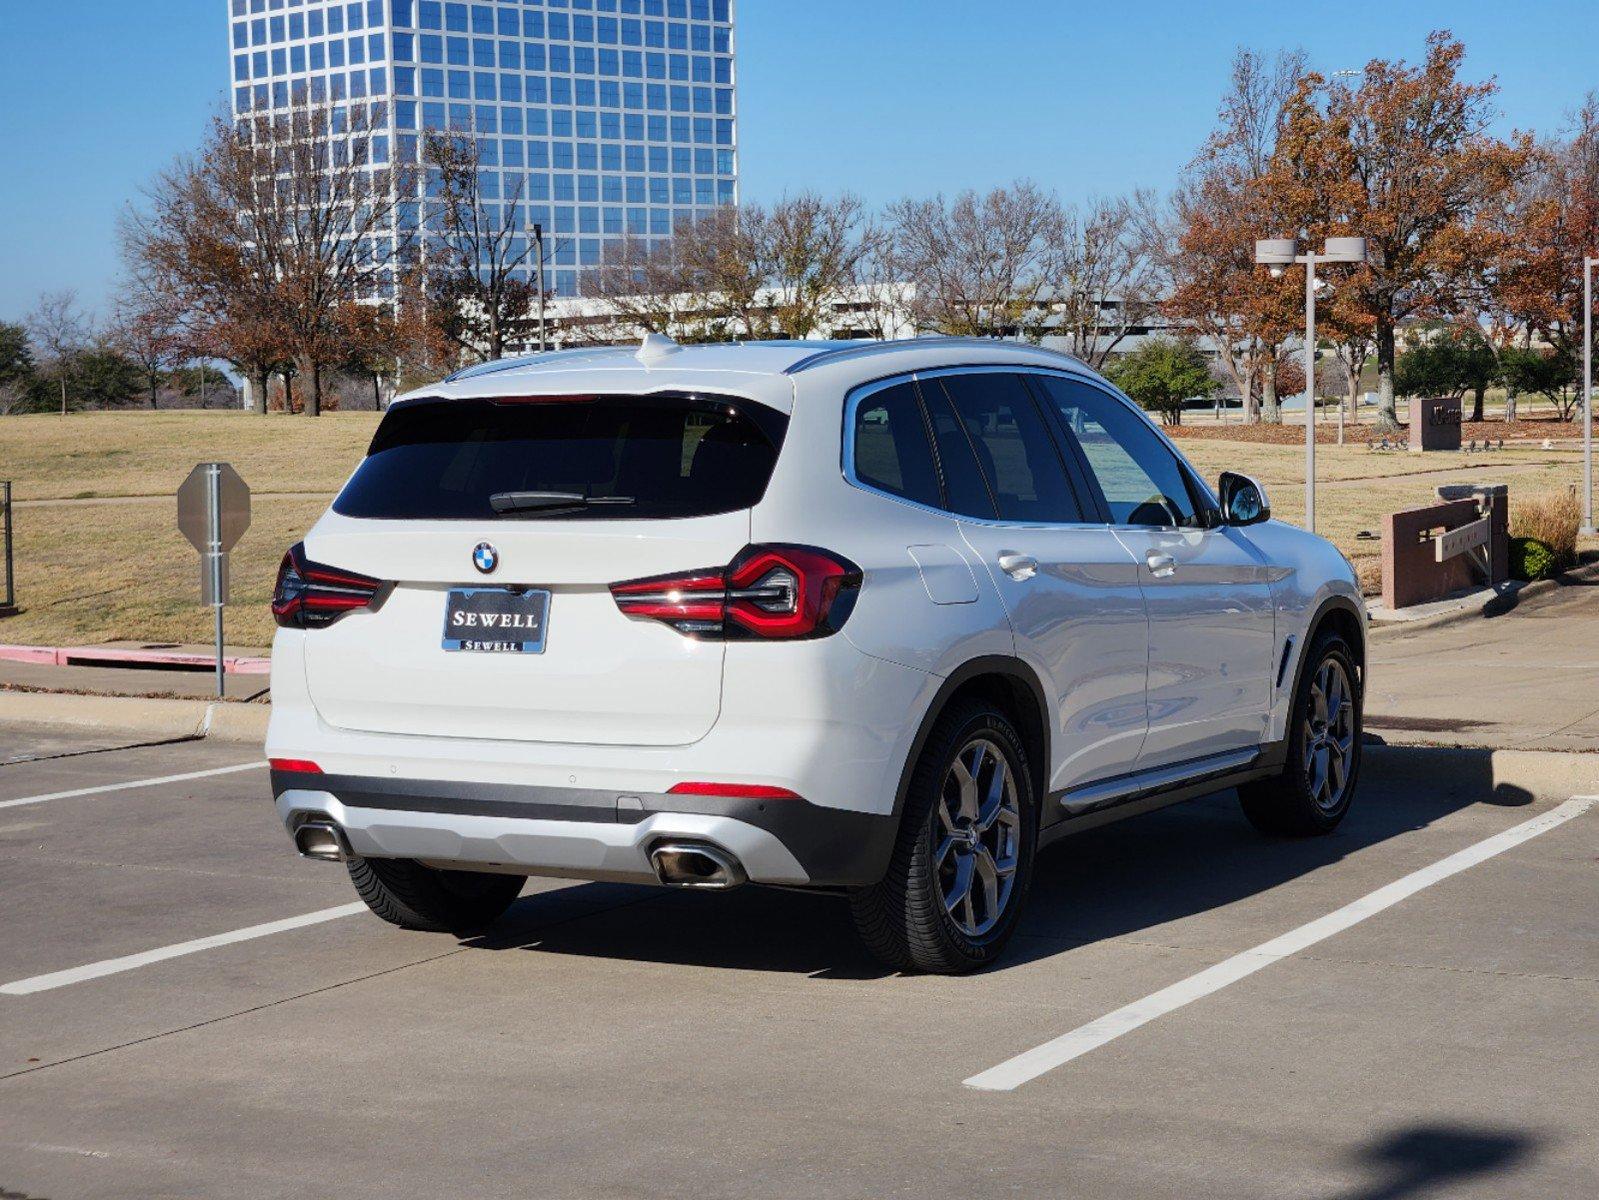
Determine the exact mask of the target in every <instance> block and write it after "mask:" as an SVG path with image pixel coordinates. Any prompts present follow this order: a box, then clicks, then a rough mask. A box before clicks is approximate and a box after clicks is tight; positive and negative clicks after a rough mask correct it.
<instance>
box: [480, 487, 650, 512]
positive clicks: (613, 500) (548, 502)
mask: <svg viewBox="0 0 1599 1200" xmlns="http://www.w3.org/2000/svg"><path fill="white" fill-rule="evenodd" d="M632 503H633V497H632V496H585V495H583V494H582V493H581V492H495V493H494V494H493V495H492V496H490V497H489V507H490V508H492V509H493V510H494V511H495V512H497V513H499V514H501V515H502V516H503V515H505V514H508V513H528V514H536V513H557V512H572V511H573V510H574V509H582V508H591V507H597V506H599V505H625V504H632Z"/></svg>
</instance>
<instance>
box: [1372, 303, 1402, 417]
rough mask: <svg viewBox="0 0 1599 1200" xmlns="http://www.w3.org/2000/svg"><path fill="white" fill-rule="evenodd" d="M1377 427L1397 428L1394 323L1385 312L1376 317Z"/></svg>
mask: <svg viewBox="0 0 1599 1200" xmlns="http://www.w3.org/2000/svg"><path fill="white" fill-rule="evenodd" d="M1377 428H1378V429H1380V430H1382V431H1383V432H1384V433H1389V432H1392V431H1393V430H1395V429H1398V428H1399V415H1398V412H1397V410H1396V409H1395V408H1394V323H1393V320H1392V319H1391V318H1390V317H1388V316H1387V315H1386V314H1381V315H1379V316H1378V317H1377Z"/></svg>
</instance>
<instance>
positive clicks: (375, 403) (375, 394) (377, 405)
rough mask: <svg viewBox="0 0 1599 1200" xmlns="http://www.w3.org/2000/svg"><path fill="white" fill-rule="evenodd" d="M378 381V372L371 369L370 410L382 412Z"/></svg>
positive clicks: (380, 390) (381, 398)
mask: <svg viewBox="0 0 1599 1200" xmlns="http://www.w3.org/2000/svg"><path fill="white" fill-rule="evenodd" d="M378 383H379V380H378V373H377V372H376V371H373V372H372V411H373V412H382V411H383V391H382V389H381V388H380V387H379V386H378Z"/></svg>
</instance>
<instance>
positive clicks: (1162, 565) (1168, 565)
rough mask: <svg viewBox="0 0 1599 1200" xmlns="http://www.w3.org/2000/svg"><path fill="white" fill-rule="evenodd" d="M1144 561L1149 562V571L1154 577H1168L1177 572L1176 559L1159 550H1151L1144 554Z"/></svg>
mask: <svg viewBox="0 0 1599 1200" xmlns="http://www.w3.org/2000/svg"><path fill="white" fill-rule="evenodd" d="M1144 561H1145V562H1146V563H1148V564H1149V573H1150V574H1151V575H1153V576H1154V577H1155V578H1156V579H1169V578H1171V577H1172V576H1173V575H1175V574H1176V573H1177V560H1176V559H1175V558H1173V557H1172V556H1171V555H1169V554H1162V553H1161V552H1160V551H1159V550H1151V551H1150V552H1149V553H1148V554H1146V555H1144Z"/></svg>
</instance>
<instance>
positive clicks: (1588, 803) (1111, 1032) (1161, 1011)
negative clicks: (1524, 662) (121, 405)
mask: <svg viewBox="0 0 1599 1200" xmlns="http://www.w3.org/2000/svg"><path fill="white" fill-rule="evenodd" d="M1596 803H1599V796H1573V797H1572V798H1571V799H1570V800H1567V801H1566V802H1565V803H1564V804H1561V805H1559V806H1558V807H1556V808H1552V809H1550V810H1549V811H1548V812H1546V813H1543V814H1541V815H1540V816H1536V817H1533V818H1532V819H1531V820H1530V821H1524V822H1522V823H1521V824H1520V825H1516V826H1514V827H1512V828H1510V829H1507V830H1505V831H1504V832H1502V833H1496V834H1494V835H1493V836H1492V837H1490V838H1485V839H1484V840H1483V841H1480V842H1477V843H1476V844H1474V845H1471V846H1467V847H1466V848H1465V849H1464V850H1460V851H1457V852H1456V853H1454V854H1451V855H1449V856H1448V857H1447V858H1443V859H1440V860H1439V861H1437V862H1435V863H1433V864H1432V865H1431V866H1427V867H1423V868H1422V869H1421V870H1419V871H1413V872H1411V873H1410V874H1409V875H1406V876H1405V877H1404V878H1402V879H1397V880H1395V881H1394V882H1393V883H1390V884H1387V885H1385V886H1384V887H1380V888H1378V889H1377V890H1376V891H1374V892H1371V893H1369V894H1367V895H1365V896H1362V897H1361V898H1360V899H1358V900H1355V901H1353V902H1352V903H1349V904H1346V905H1344V906H1343V907H1342V908H1340V909H1337V910H1335V911H1333V912H1330V913H1328V914H1327V915H1326V916H1324V917H1318V918H1316V920H1314V921H1310V922H1308V923H1306V924H1304V925H1301V926H1299V928H1297V929H1291V930H1289V931H1288V932H1287V933H1285V934H1281V935H1280V936H1278V937H1275V938H1272V939H1271V940H1270V941H1268V942H1262V943H1261V944H1260V945H1258V946H1256V947H1254V948H1253V949H1250V950H1245V951H1242V952H1241V953H1239V954H1235V955H1234V956H1233V957H1231V958H1229V959H1226V960H1224V961H1222V962H1219V963H1217V964H1216V965H1215V966H1213V967H1208V968H1206V969H1205V970H1203V971H1200V972H1199V973H1198V974H1196V975H1190V976H1189V977H1188V978H1187V979H1184V980H1181V981H1179V982H1177V983H1174V984H1172V985H1171V986H1170V987H1167V988H1162V989H1161V990H1160V991H1158V992H1154V993H1152V994H1151V995H1148V996H1145V997H1144V998H1143V999H1142V1000H1135V1001H1133V1003H1131V1004H1127V1005H1124V1006H1123V1007H1121V1008H1118V1009H1116V1011H1114V1012H1111V1013H1106V1014H1105V1015H1104V1016H1102V1017H1099V1018H1097V1019H1095V1020H1093V1021H1090V1022H1089V1023H1088V1024H1086V1025H1081V1026H1079V1027H1078V1028H1076V1029H1074V1030H1072V1031H1071V1032H1070V1033H1065V1034H1062V1035H1061V1036H1060V1037H1058V1038H1055V1039H1053V1040H1051V1041H1048V1042H1045V1043H1044V1044H1043V1045H1041V1046H1035V1047H1034V1048H1033V1049H1031V1050H1027V1051H1024V1052H1023V1053H1021V1054H1018V1055H1016V1057H1014V1058H1010V1059H1007V1060H1006V1061H1005V1062H1002V1063H1000V1064H999V1065H998V1066H997V1067H990V1068H989V1069H988V1070H986V1071H981V1072H979V1073H978V1074H976V1075H973V1076H971V1077H970V1078H969V1079H966V1080H965V1081H964V1083H965V1084H966V1086H967V1087H971V1088H977V1089H979V1090H982V1091H991V1092H1008V1091H1013V1090H1014V1089H1016V1088H1018V1087H1020V1086H1021V1085H1022V1084H1024V1083H1027V1082H1028V1081H1029V1080H1032V1079H1037V1078H1038V1077H1039V1076H1040V1075H1043V1074H1044V1073H1045V1072H1047V1071H1052V1070H1054V1069H1055V1068H1056V1067H1059V1066H1064V1065H1065V1064H1066V1063H1069V1062H1071V1061H1072V1060H1073V1059H1074V1058H1080V1057H1082V1056H1083V1055H1084V1054H1087V1053H1088V1052H1089V1051H1090V1050H1096V1049H1098V1048H1099V1047H1100V1046H1103V1045H1105V1044H1106V1043H1107V1042H1111V1041H1114V1040H1115V1039H1116V1038H1119V1037H1121V1036H1122V1035H1123V1034H1124V1033H1131V1032H1132V1031H1133V1030H1135V1029H1137V1028H1139V1027H1140V1026H1143V1025H1147V1024H1148V1023H1149V1022H1151V1021H1153V1020H1155V1019H1156V1018H1157V1017H1163V1016H1165V1015H1166V1014H1167V1013H1170V1012H1175V1011H1176V1010H1177V1009H1179V1008H1182V1007H1183V1006H1184V1005H1186V1004H1191V1003H1192V1002H1193V1001H1195V1000H1200V999H1203V998H1204V997H1206V996H1209V995H1211V994H1213V993H1215V992H1219V991H1221V989H1222V988H1224V987H1227V986H1228V985H1229V984H1233V983H1237V982H1238V981H1239V980H1240V979H1244V978H1246V977H1247V976H1250V975H1253V974H1254V973H1255V972H1256V971H1259V970H1261V969H1262V968H1263V967H1268V966H1270V965H1271V964H1272V963H1274V962H1280V961H1281V960H1282V959H1285V958H1288V957H1289V956H1290V955H1293V954H1297V953H1298V952H1299V951H1301V950H1304V949H1306V948H1308V947H1310V946H1314V945H1315V944H1316V943H1318V942H1321V941H1324V940H1326V939H1327V938H1330V937H1332V936H1333V935H1334V934H1336V933H1341V932H1343V931H1344V930H1345V929H1348V928H1350V927H1351V926H1353V925H1358V924H1359V923H1360V922H1362V921H1364V920H1366V918H1368V917H1372V916H1375V915H1376V914H1378V913H1380V912H1382V911H1383V910H1385V909H1388V908H1392V907H1393V906H1394V905H1396V904H1398V903H1399V902H1400V901H1401V900H1405V899H1407V898H1408V897H1410V896H1414V895H1415V894H1416V893H1417V892H1420V891H1422V890H1423V889H1424V888H1428V887H1431V886H1432V885H1433V884H1435V883H1438V882H1439V881H1441V880H1444V879H1448V878H1449V877H1450V876H1451V875H1458V874H1459V873H1460V872H1461V871H1464V870H1467V869H1468V868H1470V867H1474V866H1476V865H1477V864H1478V863H1481V862H1485V861H1487V860H1488V859H1490V858H1493V857H1494V856H1495V855H1498V854H1503V853H1504V852H1505V851H1506V850H1510V849H1513V848H1514V847H1516V846H1519V845H1521V844H1522V843H1523V842H1526V841H1529V840H1531V839H1532V838H1535V837H1537V836H1538V835H1539V834H1541V833H1547V832H1549V830H1551V829H1555V828H1557V827H1558V826H1561V825H1564V824H1565V823H1566V822H1567V821H1569V820H1571V819H1572V818H1573V817H1578V816H1581V815H1582V814H1583V813H1584V812H1586V811H1588V809H1590V808H1592V807H1593V806H1594V805H1595V804H1596ZM0 990H4V989H0Z"/></svg>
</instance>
